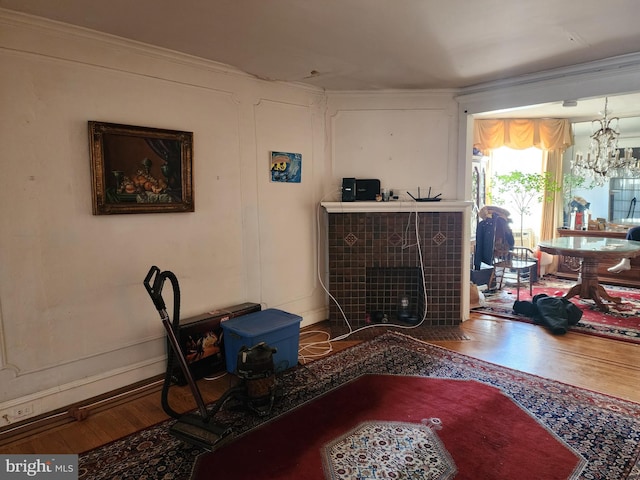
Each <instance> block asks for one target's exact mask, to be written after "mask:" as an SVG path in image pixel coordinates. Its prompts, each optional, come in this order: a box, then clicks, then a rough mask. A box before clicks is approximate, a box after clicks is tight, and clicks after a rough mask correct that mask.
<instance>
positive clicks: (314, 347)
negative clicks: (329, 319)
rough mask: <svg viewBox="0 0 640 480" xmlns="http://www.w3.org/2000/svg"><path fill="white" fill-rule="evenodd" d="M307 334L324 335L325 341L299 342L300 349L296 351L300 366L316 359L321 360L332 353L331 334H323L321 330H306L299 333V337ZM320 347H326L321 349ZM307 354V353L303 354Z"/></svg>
mask: <svg viewBox="0 0 640 480" xmlns="http://www.w3.org/2000/svg"><path fill="white" fill-rule="evenodd" d="M309 334H314V335H317V334H321V335H326V337H327V338H326V340H319V341H316V342H309V343H303V342H302V341H300V348H299V349H298V361H299V362H301V363H302V364H305V363H307V362H310V361H311V360H315V359H317V358H322V357H325V356H327V355H329V354H330V353H331V352H333V346H332V345H331V334H329V332H325V331H323V330H307V331H303V332H300V335H301V336H302V335H309ZM321 345H326V346H324V347H322V346H321ZM305 352H308V353H305Z"/></svg>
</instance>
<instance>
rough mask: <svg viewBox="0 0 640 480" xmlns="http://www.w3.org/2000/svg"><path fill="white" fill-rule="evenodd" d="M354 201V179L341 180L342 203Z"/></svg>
mask: <svg viewBox="0 0 640 480" xmlns="http://www.w3.org/2000/svg"><path fill="white" fill-rule="evenodd" d="M355 200H356V179H355V178H343V179H342V201H343V202H355Z"/></svg>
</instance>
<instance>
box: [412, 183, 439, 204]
mask: <svg viewBox="0 0 640 480" xmlns="http://www.w3.org/2000/svg"><path fill="white" fill-rule="evenodd" d="M407 194H408V195H409V196H410V197H411V198H413V199H414V200H415V201H416V202H439V201H440V200H442V199H441V198H440V196H441V195H442V194H441V193H439V194H438V195H436V196H434V197H432V196H431V187H429V194H428V195H427V196H426V197H421V196H420V187H418V196H417V197H414V196H413V195H411V192H407Z"/></svg>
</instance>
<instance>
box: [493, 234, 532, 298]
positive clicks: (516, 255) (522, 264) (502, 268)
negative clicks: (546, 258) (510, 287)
mask: <svg viewBox="0 0 640 480" xmlns="http://www.w3.org/2000/svg"><path fill="white" fill-rule="evenodd" d="M493 268H494V272H495V275H496V279H497V281H498V289H499V290H501V289H502V286H503V283H504V280H505V276H510V277H513V276H515V282H516V297H517V300H520V287H521V286H522V285H523V284H525V283H528V284H529V295H533V282H534V281H535V280H536V278H537V268H538V260H537V259H536V256H535V254H534V253H533V251H532V250H531V249H529V248H527V247H511V248H509V247H508V246H507V245H506V244H500V243H498V242H496V245H494V260H493Z"/></svg>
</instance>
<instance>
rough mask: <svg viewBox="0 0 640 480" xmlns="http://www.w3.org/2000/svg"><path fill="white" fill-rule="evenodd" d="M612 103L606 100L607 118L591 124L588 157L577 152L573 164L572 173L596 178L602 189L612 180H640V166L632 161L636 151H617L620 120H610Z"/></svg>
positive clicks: (605, 115)
mask: <svg viewBox="0 0 640 480" xmlns="http://www.w3.org/2000/svg"><path fill="white" fill-rule="evenodd" d="M608 103H609V99H608V98H605V100H604V117H603V118H602V119H599V120H594V121H593V122H591V127H592V131H593V133H592V134H591V144H590V145H589V151H588V152H587V156H586V157H585V156H584V154H583V153H582V152H576V155H575V158H574V159H573V160H572V161H571V170H572V172H573V173H574V174H576V175H584V176H586V177H591V178H593V180H594V182H595V183H596V185H598V186H602V185H604V184H605V182H606V181H608V180H609V179H610V178H615V177H618V178H620V177H622V178H626V177H640V164H639V162H638V160H636V159H635V158H633V149H631V148H627V149H625V150H624V155H623V156H622V157H621V149H619V148H618V137H619V136H620V131H619V130H618V121H619V119H618V117H614V118H609V117H608V116H607V106H608Z"/></svg>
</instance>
